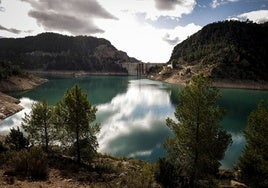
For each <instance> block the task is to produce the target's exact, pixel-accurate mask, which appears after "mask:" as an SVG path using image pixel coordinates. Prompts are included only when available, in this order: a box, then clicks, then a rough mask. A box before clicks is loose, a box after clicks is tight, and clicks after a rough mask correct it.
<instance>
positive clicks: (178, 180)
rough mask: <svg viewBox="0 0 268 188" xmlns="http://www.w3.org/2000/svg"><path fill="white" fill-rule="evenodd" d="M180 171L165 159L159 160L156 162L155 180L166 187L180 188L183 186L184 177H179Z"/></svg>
mask: <svg viewBox="0 0 268 188" xmlns="http://www.w3.org/2000/svg"><path fill="white" fill-rule="evenodd" d="M179 174H180V170H176V169H175V167H174V166H173V165H172V164H171V163H170V162H168V161H167V160H166V159H165V158H159V159H158V160H157V162H156V169H155V178H156V180H157V181H158V182H159V183H161V184H162V185H163V186H164V187H178V186H179V185H183V177H179Z"/></svg>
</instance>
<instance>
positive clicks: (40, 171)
mask: <svg viewBox="0 0 268 188" xmlns="http://www.w3.org/2000/svg"><path fill="white" fill-rule="evenodd" d="M9 167H10V168H11V171H14V172H15V174H16V175H21V176H23V177H27V178H31V179H38V180H44V179H46V178H47V176H48V162H47V156H46V154H45V153H44V152H43V151H42V150H41V149H40V148H36V147H34V148H31V149H29V150H21V151H19V152H16V153H14V154H13V156H12V157H11V159H10V161H9Z"/></svg>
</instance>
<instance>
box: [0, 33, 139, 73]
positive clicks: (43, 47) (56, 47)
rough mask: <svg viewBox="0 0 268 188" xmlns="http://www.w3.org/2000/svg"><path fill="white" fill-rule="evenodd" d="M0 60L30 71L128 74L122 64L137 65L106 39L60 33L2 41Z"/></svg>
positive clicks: (0, 39) (135, 60)
mask: <svg viewBox="0 0 268 188" xmlns="http://www.w3.org/2000/svg"><path fill="white" fill-rule="evenodd" d="M0 60H2V61H11V62H12V63H14V64H16V65H19V66H20V67H21V68H22V69H27V70H47V71H49V70H72V71H89V72H127V70H126V69H124V68H123V67H122V66H121V64H122V63H124V62H131V63H135V62H138V60H137V59H135V58H132V57H129V56H128V55H127V53H125V52H123V51H120V50H117V49H116V48H115V47H114V46H113V45H112V44H111V42H110V41H108V40H106V39H103V38H96V37H92V36H67V35H61V34H57V33H41V34H38V35H36V36H28V37H24V38H0Z"/></svg>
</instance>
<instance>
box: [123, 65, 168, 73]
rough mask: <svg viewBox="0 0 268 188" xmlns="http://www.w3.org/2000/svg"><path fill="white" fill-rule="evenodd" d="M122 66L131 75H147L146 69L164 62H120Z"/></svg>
mask: <svg viewBox="0 0 268 188" xmlns="http://www.w3.org/2000/svg"><path fill="white" fill-rule="evenodd" d="M121 65H122V67H123V68H125V69H127V71H128V74H129V75H132V76H136V75H137V76H143V75H147V73H148V71H149V69H150V68H152V67H161V66H163V65H165V63H122V64H121Z"/></svg>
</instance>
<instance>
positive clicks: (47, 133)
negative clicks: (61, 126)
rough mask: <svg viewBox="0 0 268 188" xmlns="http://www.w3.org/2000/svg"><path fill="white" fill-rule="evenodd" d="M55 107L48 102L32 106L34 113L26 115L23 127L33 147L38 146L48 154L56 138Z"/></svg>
mask: <svg viewBox="0 0 268 188" xmlns="http://www.w3.org/2000/svg"><path fill="white" fill-rule="evenodd" d="M52 120H53V107H52V106H50V105H49V104H48V102H47V101H46V100H43V101H41V102H36V103H34V104H33V105H32V111H31V112H30V113H29V114H25V117H24V118H23V119H22V127H23V129H24V130H25V132H26V133H27V134H28V135H29V140H30V142H31V144H32V145H35V144H38V145H41V146H43V147H44V149H45V151H46V152H48V150H49V145H50V143H51V142H52V141H54V139H55V137H56V132H55V126H54V124H53V121H52Z"/></svg>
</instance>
